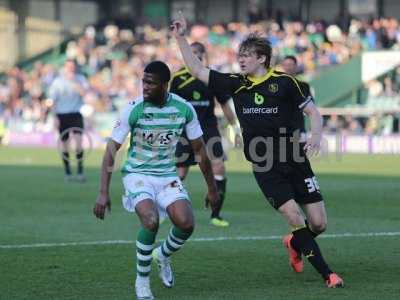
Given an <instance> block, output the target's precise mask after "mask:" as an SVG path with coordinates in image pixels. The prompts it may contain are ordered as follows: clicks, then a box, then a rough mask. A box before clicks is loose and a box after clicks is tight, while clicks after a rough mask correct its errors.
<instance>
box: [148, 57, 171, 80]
mask: <svg viewBox="0 0 400 300" xmlns="http://www.w3.org/2000/svg"><path fill="white" fill-rule="evenodd" d="M144 72H145V73H150V74H157V75H158V77H159V78H160V80H161V82H162V83H165V82H168V81H169V80H170V79H171V71H170V70H169V68H168V66H167V65H166V64H165V63H163V62H162V61H159V60H155V61H152V62H151V63H149V64H148V65H147V66H146V67H145V68H144Z"/></svg>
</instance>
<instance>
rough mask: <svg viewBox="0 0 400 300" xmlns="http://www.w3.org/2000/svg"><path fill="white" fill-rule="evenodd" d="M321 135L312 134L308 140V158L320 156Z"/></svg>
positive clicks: (306, 147) (306, 148) (305, 148)
mask: <svg viewBox="0 0 400 300" xmlns="http://www.w3.org/2000/svg"><path fill="white" fill-rule="evenodd" d="M321 139H322V136H321V134H312V135H311V137H310V138H309V139H308V140H307V142H306V145H305V146H304V150H305V151H306V155H307V157H311V156H314V155H318V153H319V151H320V149H321Z"/></svg>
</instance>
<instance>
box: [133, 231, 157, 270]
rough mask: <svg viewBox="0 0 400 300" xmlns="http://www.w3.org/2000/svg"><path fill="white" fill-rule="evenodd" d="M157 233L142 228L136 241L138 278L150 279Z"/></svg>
mask: <svg viewBox="0 0 400 300" xmlns="http://www.w3.org/2000/svg"><path fill="white" fill-rule="evenodd" d="M156 235H157V232H153V231H150V230H148V229H146V228H143V227H142V228H141V229H140V230H139V232H138V236H137V240H136V272H137V275H138V276H142V277H148V276H149V275H150V271H151V260H152V256H151V253H152V251H153V248H154V241H155V240H156Z"/></svg>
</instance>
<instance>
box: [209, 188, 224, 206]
mask: <svg viewBox="0 0 400 300" xmlns="http://www.w3.org/2000/svg"><path fill="white" fill-rule="evenodd" d="M207 198H208V200H209V201H210V206H211V210H212V211H214V210H215V209H216V208H218V207H219V206H220V205H221V203H220V202H221V199H220V198H219V194H218V190H217V189H216V188H212V189H210V188H209V189H208V193H207Z"/></svg>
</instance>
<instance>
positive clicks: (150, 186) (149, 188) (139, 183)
mask: <svg viewBox="0 0 400 300" xmlns="http://www.w3.org/2000/svg"><path fill="white" fill-rule="evenodd" d="M122 182H123V184H124V187H125V195H124V196H123V197H122V204H123V206H124V208H125V209H126V210H127V211H129V212H135V206H136V205H137V204H138V203H139V202H140V201H142V200H145V199H151V200H153V202H154V203H155V204H156V206H157V208H158V212H159V215H160V220H162V219H164V218H165V217H166V216H167V207H168V206H169V205H170V204H171V203H173V202H175V201H177V200H187V201H190V199H189V195H188V193H187V191H186V189H185V187H184V186H183V184H182V181H181V180H180V179H179V177H178V176H176V177H160V176H151V175H143V174H137V173H130V174H128V175H126V176H124V178H123V179H122Z"/></svg>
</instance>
